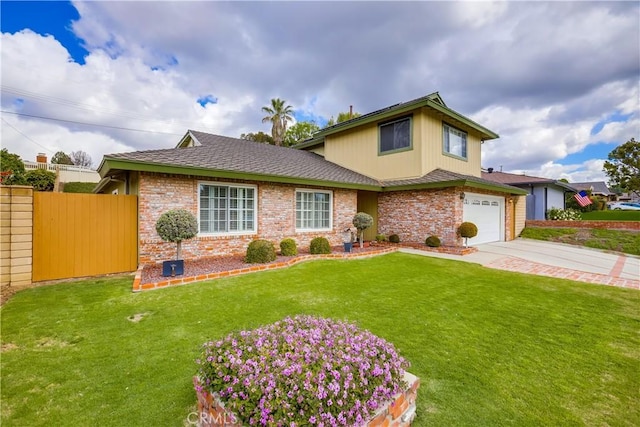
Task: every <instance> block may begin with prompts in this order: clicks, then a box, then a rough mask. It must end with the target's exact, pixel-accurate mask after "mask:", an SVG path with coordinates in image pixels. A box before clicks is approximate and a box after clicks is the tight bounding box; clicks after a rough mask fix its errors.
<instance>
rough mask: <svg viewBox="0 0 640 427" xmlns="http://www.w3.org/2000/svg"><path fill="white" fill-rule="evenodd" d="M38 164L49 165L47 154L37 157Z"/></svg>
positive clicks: (40, 154)
mask: <svg viewBox="0 0 640 427" xmlns="http://www.w3.org/2000/svg"><path fill="white" fill-rule="evenodd" d="M36 162H38V163H47V155H46V154H45V153H38V155H37V156H36Z"/></svg>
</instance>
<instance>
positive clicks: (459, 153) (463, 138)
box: [442, 124, 467, 159]
mask: <svg viewBox="0 0 640 427" xmlns="http://www.w3.org/2000/svg"><path fill="white" fill-rule="evenodd" d="M442 128H443V132H442V150H443V151H444V152H445V153H446V154H451V155H452V156H456V157H461V158H463V159H466V158H467V133H466V132H463V131H461V130H460V129H456V128H454V127H452V126H449V125H447V124H445V125H443V126H442Z"/></svg>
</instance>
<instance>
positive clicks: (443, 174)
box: [383, 169, 519, 192]
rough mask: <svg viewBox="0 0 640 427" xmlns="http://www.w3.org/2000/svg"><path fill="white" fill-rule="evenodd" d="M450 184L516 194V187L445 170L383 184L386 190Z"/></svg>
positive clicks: (436, 170)
mask: <svg viewBox="0 0 640 427" xmlns="http://www.w3.org/2000/svg"><path fill="white" fill-rule="evenodd" d="M449 182H451V183H458V182H464V183H465V185H472V186H473V184H477V185H481V186H483V185H484V186H490V187H493V188H496V189H497V188H502V189H504V190H506V191H508V192H514V189H515V188H514V187H512V186H510V185H507V184H502V183H497V182H495V181H489V180H486V179H483V178H478V177H477V176H473V175H464V174H460V173H456V172H451V171H447V170H444V169H435V170H433V171H431V172H429V173H428V174H426V175H423V176H421V177H419V178H411V179H399V180H393V181H385V182H383V185H384V186H385V187H386V188H390V189H392V188H393V187H406V186H417V185H421V184H439V183H442V184H444V183H449ZM518 190H519V189H518Z"/></svg>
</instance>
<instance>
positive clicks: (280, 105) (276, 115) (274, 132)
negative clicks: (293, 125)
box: [262, 98, 293, 145]
mask: <svg viewBox="0 0 640 427" xmlns="http://www.w3.org/2000/svg"><path fill="white" fill-rule="evenodd" d="M285 103H286V101H285V100H283V99H280V98H274V99H272V100H271V105H270V106H266V107H262V112H263V113H267V115H266V116H265V117H263V119H262V123H267V122H269V123H271V136H272V137H273V141H274V142H275V145H282V142H283V141H284V134H285V132H286V131H287V122H290V121H292V120H293V116H292V114H293V107H291V105H285Z"/></svg>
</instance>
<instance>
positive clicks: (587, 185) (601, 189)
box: [571, 181, 616, 201]
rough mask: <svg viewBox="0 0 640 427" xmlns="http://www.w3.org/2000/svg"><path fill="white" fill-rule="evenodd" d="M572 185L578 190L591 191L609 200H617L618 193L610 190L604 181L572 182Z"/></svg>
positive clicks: (594, 194)
mask: <svg viewBox="0 0 640 427" xmlns="http://www.w3.org/2000/svg"><path fill="white" fill-rule="evenodd" d="M571 186H572V187H574V188H575V189H576V190H578V191H590V192H591V194H592V195H593V196H601V197H604V198H605V200H607V201H611V200H615V198H616V194H615V193H614V192H612V191H611V190H609V187H607V184H606V183H605V182H604V181H593V182H572V183H571Z"/></svg>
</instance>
